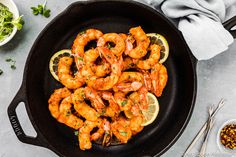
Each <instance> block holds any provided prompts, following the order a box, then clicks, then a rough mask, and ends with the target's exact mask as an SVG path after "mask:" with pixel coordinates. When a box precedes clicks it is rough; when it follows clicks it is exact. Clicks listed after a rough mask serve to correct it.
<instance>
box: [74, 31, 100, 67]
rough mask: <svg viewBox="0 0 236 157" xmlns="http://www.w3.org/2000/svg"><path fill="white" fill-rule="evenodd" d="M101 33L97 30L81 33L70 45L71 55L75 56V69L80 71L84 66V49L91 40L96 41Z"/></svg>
mask: <svg viewBox="0 0 236 157" xmlns="http://www.w3.org/2000/svg"><path fill="white" fill-rule="evenodd" d="M102 35H103V33H102V32H101V31H99V30H97V29H88V30H86V31H85V32H83V33H79V34H78V35H77V37H76V39H75V40H74V43H73V45H72V50H71V51H72V53H73V54H74V55H75V60H76V65H77V68H78V69H80V68H81V67H82V65H84V62H83V57H84V47H85V46H86V45H87V44H88V43H89V42H90V41H92V40H97V39H98V38H100V37H101V36H102Z"/></svg>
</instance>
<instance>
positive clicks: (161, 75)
mask: <svg viewBox="0 0 236 157" xmlns="http://www.w3.org/2000/svg"><path fill="white" fill-rule="evenodd" d="M151 79H152V86H153V91H152V92H153V93H154V94H155V95H156V96H157V97H159V96H161V95H162V91H163V89H164V88H165V86H166V83H167V80H168V74H167V69H166V67H165V66H164V65H162V64H159V63H157V64H156V65H155V66H154V67H153V68H152V69H151Z"/></svg>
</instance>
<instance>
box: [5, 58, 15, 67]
mask: <svg viewBox="0 0 236 157" xmlns="http://www.w3.org/2000/svg"><path fill="white" fill-rule="evenodd" d="M5 61H6V62H8V63H10V64H11V66H10V67H11V69H13V70H15V69H16V61H15V60H13V59H12V58H7V59H6V60H5Z"/></svg>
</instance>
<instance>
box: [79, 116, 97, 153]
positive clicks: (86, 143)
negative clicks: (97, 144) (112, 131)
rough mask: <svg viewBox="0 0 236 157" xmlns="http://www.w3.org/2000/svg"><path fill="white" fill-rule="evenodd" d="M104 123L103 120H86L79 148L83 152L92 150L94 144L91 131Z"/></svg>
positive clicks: (81, 130) (81, 129) (80, 132)
mask: <svg viewBox="0 0 236 157" xmlns="http://www.w3.org/2000/svg"><path fill="white" fill-rule="evenodd" d="M101 122H102V119H100V118H99V119H97V121H89V120H86V121H85V122H84V125H83V126H82V128H80V130H79V136H78V139H79V146H80V149H81V150H86V149H90V148H92V143H91V135H90V133H91V131H92V130H93V129H94V128H96V127H98V126H99V125H100V123H101Z"/></svg>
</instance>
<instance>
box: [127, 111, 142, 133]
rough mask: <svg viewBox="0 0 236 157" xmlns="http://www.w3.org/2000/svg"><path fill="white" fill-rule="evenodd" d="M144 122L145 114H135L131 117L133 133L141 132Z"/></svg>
mask: <svg viewBox="0 0 236 157" xmlns="http://www.w3.org/2000/svg"><path fill="white" fill-rule="evenodd" d="M142 123H143V116H142V115H139V116H133V117H132V118H131V119H130V129H131V131H132V135H136V134H137V133H139V132H141V131H142V130H143V126H142V125H141V124H142Z"/></svg>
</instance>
